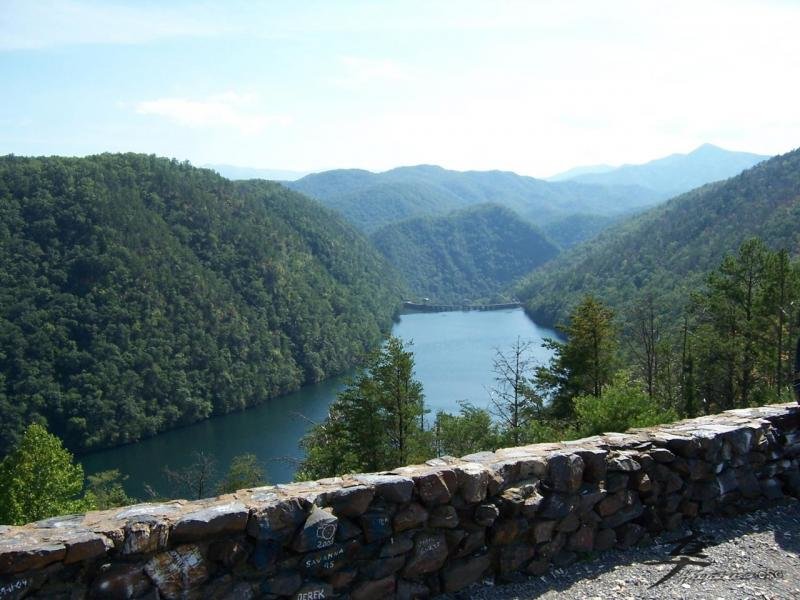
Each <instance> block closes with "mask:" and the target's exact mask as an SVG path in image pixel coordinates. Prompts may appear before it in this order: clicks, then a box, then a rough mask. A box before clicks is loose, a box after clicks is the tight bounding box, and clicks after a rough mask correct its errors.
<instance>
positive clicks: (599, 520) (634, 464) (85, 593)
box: [0, 405, 800, 600]
mask: <svg viewBox="0 0 800 600" xmlns="http://www.w3.org/2000/svg"><path fill="white" fill-rule="evenodd" d="M798 414H799V413H798V409H797V407H795V406H793V405H780V406H771V407H764V408H758V409H747V410H739V411H729V412H727V413H723V414H722V415H715V416H711V417H703V418H700V419H694V420H690V421H683V422H681V423H677V424H673V425H669V426H663V427H659V428H652V429H642V430H635V431H632V432H629V433H627V434H606V435H604V436H597V437H594V438H587V439H583V440H577V441H574V442H566V443H562V444H536V445H531V446H524V447H520V448H510V449H503V450H498V451H497V452H483V453H478V454H474V455H470V456H465V457H463V458H461V459H455V458H442V459H436V460H433V461H429V462H428V463H427V464H425V465H417V466H411V467H403V468H400V469H396V470H394V471H392V472H389V473H380V474H365V475H353V476H348V477H345V478H336V479H330V480H321V481H316V482H309V483H299V484H291V485H279V486H270V487H264V488H258V489H254V490H242V491H240V492H237V493H235V494H231V495H227V496H222V497H219V498H214V499H210V500H204V501H198V502H186V501H175V502H169V503H164V504H141V505H136V506H131V507H127V508H125V509H118V510H114V511H104V512H93V513H88V514H86V515H74V516H68V517H58V518H54V519H48V520H45V521H41V522H38V523H33V524H30V525H26V526H24V527H0V600H6V599H10V598H13V599H18V598H24V597H48V598H82V597H89V598H170V599H172V598H267V599H276V598H294V599H297V600H312V599H313V600H317V599H322V598H352V599H354V600H360V599H368V598H393V597H394V598H408V599H410V598H427V597H430V596H435V595H437V594H440V593H443V592H452V591H456V590H459V589H462V588H464V587H466V586H468V585H470V584H471V583H473V582H477V581H480V580H482V579H484V578H487V577H492V578H497V579H501V580H502V579H504V578H510V577H513V576H514V575H515V574H519V573H527V574H535V575H538V574H542V573H544V572H546V571H547V570H548V569H549V568H550V567H551V566H552V565H558V566H565V565H568V564H570V563H571V562H573V561H575V560H576V559H577V558H578V557H580V556H581V555H586V554H587V553H589V552H593V551H600V550H605V549H608V548H612V547H621V548H626V547H629V546H631V545H634V544H641V543H646V542H647V541H648V540H649V539H650V538H651V536H653V535H655V534H658V533H659V532H661V531H663V530H669V529H675V528H677V527H679V526H680V525H681V524H682V522H684V521H687V520H692V519H695V518H697V517H698V516H701V515H706V514H712V513H713V514H716V513H722V514H733V513H736V512H739V511H746V510H752V509H754V508H756V507H760V506H763V505H764V504H765V503H769V502H773V501H776V500H780V499H781V498H782V497H783V496H784V495H789V496H799V495H800V470H799V469H798V458H799V457H800V416H798Z"/></svg>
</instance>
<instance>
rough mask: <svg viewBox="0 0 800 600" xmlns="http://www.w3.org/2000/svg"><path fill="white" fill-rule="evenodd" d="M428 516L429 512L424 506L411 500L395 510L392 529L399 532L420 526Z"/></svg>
mask: <svg viewBox="0 0 800 600" xmlns="http://www.w3.org/2000/svg"><path fill="white" fill-rule="evenodd" d="M428 516H429V513H428V511H427V510H426V509H425V507H424V506H422V505H421V504H419V503H417V502H412V503H411V504H409V505H408V506H406V507H405V508H402V509H400V510H399V511H397V514H396V515H395V516H394V530H395V531H398V532H399V531H406V530H408V529H414V528H416V527H421V526H422V525H424V524H425V523H426V522H427V520H428Z"/></svg>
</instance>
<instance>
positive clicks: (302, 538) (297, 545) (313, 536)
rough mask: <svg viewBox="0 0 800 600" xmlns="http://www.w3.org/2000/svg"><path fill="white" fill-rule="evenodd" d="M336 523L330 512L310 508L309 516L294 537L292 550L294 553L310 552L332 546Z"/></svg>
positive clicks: (315, 507) (334, 538)
mask: <svg viewBox="0 0 800 600" xmlns="http://www.w3.org/2000/svg"><path fill="white" fill-rule="evenodd" d="M338 521H339V520H338V519H337V518H336V517H335V516H334V515H332V514H331V513H330V512H328V511H326V510H322V509H321V508H319V507H317V506H314V507H312V509H311V514H309V515H308V517H307V518H306V521H305V523H304V524H303V526H302V527H301V528H300V531H299V532H298V533H297V535H295V538H294V541H293V543H292V548H293V549H294V550H295V551H296V552H310V551H311V550H320V549H322V548H327V547H328V546H332V545H333V543H334V541H335V540H336V528H337V526H338Z"/></svg>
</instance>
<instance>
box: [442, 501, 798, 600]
mask: <svg viewBox="0 0 800 600" xmlns="http://www.w3.org/2000/svg"><path fill="white" fill-rule="evenodd" d="M689 536H691V539H692V540H693V541H692V542H691V543H689V544H687V545H684V546H683V548H681V547H680V546H681V542H680V541H677V542H676V540H685V539H686V538H687V537H689ZM665 560H668V561H670V564H655V563H657V562H658V561H665ZM679 561H683V562H686V561H692V562H693V563H696V562H701V563H704V564H703V565H697V564H688V565H686V566H684V567H682V568H678V570H677V572H676V573H674V574H673V575H672V577H669V578H668V579H666V580H665V581H663V582H662V583H660V584H658V583H657V582H658V581H659V580H660V579H661V578H663V577H665V576H666V575H668V573H669V572H670V571H671V570H672V569H673V568H675V566H676V565H675V563H677V562H679ZM656 584H657V585H656ZM451 598H453V599H459V600H462V599H467V598H470V599H472V598H474V599H476V600H500V599H503V600H512V599H513V600H527V599H529V598H540V599H547V600H552V599H554V598H562V599H563V598H577V599H586V600H588V599H605V598H624V599H626V600H627V599H630V600H640V599H651V598H652V599H661V598H676V599H677V598H680V599H688V598H704V599H705V598H708V599H714V600H716V599H728V598H733V599H735V600H746V599H751V598H758V599H760V600H772V599H776V600H777V599H784V598H794V599H800V502H798V501H794V500H793V501H789V502H787V503H786V504H783V505H781V506H775V507H773V508H770V509H769V510H761V511H757V512H753V513H750V514H747V515H743V516H739V517H734V518H713V519H704V520H699V521H697V522H695V523H693V525H692V528H691V530H690V529H688V528H686V529H683V530H682V531H678V532H670V533H669V534H668V535H664V536H660V537H658V538H656V540H655V541H654V543H653V544H652V545H649V546H647V547H642V548H634V549H630V550H612V551H609V552H604V553H601V554H598V555H596V557H595V558H594V559H592V560H590V561H583V562H579V563H576V564H574V565H572V566H569V567H565V568H561V569H553V570H551V571H550V572H548V573H547V574H546V575H544V576H543V577H526V576H522V578H521V579H520V581H517V582H514V583H505V584H502V585H492V584H491V582H484V585H481V586H473V587H471V588H468V589H467V590H464V591H463V592H461V593H459V594H456V595H453V596H451Z"/></svg>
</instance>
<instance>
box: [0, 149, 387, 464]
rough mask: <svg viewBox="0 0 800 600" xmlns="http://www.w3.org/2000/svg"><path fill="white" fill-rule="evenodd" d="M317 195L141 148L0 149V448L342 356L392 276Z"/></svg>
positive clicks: (265, 382) (308, 374)
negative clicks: (232, 176) (24, 433)
mask: <svg viewBox="0 0 800 600" xmlns="http://www.w3.org/2000/svg"><path fill="white" fill-rule="evenodd" d="M392 273H393V271H392V269H391V268H390V267H389V266H388V265H387V264H386V262H385V261H384V259H383V258H382V257H381V256H380V255H379V254H378V253H377V251H375V250H374V248H372V246H371V245H370V244H369V242H368V241H367V240H366V239H365V238H363V237H362V236H361V234H359V233H358V232H356V231H355V230H354V229H353V228H352V227H351V226H350V225H348V224H346V223H345V222H344V221H343V220H341V219H340V218H339V217H338V216H336V215H335V214H333V213H332V212H331V211H329V210H327V209H325V208H324V207H322V206H319V205H318V204H317V203H316V202H313V201H312V200H309V199H307V198H305V197H303V196H301V195H299V194H297V193H295V192H292V191H290V190H288V189H286V188H285V187H283V186H281V185H279V184H277V183H270V182H265V181H248V182H241V183H233V182H230V181H228V180H226V179H223V178H222V177H220V176H218V175H216V174H215V173H213V172H211V171H209V170H205V169H196V168H194V167H192V166H190V165H188V164H187V163H178V162H175V161H169V160H166V159H160V158H156V157H153V156H145V155H138V154H124V155H115V154H104V155H99V156H93V157H89V158H20V157H14V156H6V157H3V158H0V358H1V359H2V360H0V454H2V452H4V451H5V450H6V449H7V448H8V447H9V444H10V443H11V442H12V441H13V440H14V439H15V438H16V437H17V435H18V434H19V432H20V431H21V430H22V429H23V427H24V424H25V423H26V422H30V421H32V420H38V421H46V423H47V425H48V427H49V429H50V430H51V431H53V432H54V433H56V434H58V435H59V436H60V437H62V438H63V439H64V440H65V441H66V442H67V444H68V446H69V447H70V448H72V449H75V450H80V449H87V448H98V447H102V446H107V445H114V444H121V443H125V442H130V441H134V440H137V439H140V438H142V437H144V436H148V435H152V434H154V433H156V432H159V431H162V430H165V429H168V428H171V427H175V426H179V425H184V424H188V423H192V422H194V421H198V420H201V419H205V418H206V417H209V416H211V415H215V414H222V413H227V412H230V411H235V410H240V409H243V408H245V407H247V406H251V405H254V404H257V403H259V402H262V401H264V400H266V399H268V398H270V397H272V396H275V395H278V394H283V393H285V392H288V391H291V390H294V389H296V388H297V387H299V386H301V385H303V384H304V383H307V382H311V381H318V380H320V379H322V378H324V377H327V376H329V375H332V374H334V373H339V372H341V371H343V370H345V369H347V368H348V367H350V366H352V365H353V364H354V363H355V362H356V360H357V358H358V357H359V356H360V355H361V354H362V353H363V352H364V351H365V350H367V349H368V348H372V347H374V346H376V345H377V344H378V343H379V342H380V340H381V337H382V334H384V333H386V332H387V331H388V330H389V328H390V326H391V321H392V318H393V316H394V315H395V313H396V311H397V309H398V306H399V301H400V299H401V296H402V294H401V291H400V287H399V284H398V282H397V280H395V278H394V276H393V275H392Z"/></svg>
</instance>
